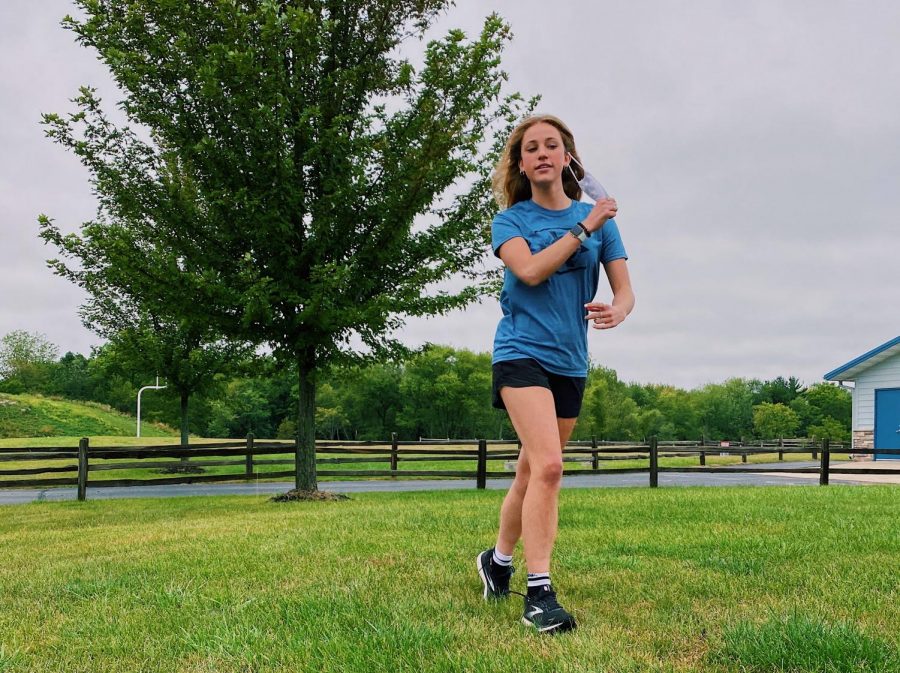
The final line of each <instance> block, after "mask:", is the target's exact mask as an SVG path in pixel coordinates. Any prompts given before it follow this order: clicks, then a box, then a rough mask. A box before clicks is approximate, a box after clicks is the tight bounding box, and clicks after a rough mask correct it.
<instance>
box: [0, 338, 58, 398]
mask: <svg viewBox="0 0 900 673" xmlns="http://www.w3.org/2000/svg"><path fill="white" fill-rule="evenodd" d="M58 353H59V348H57V347H56V344H53V343H51V342H50V341H48V339H47V337H46V336H45V335H43V334H39V333H37V332H28V331H26V330H13V331H12V332H9V333H8V334H6V335H4V336H3V338H2V339H0V380H2V381H3V382H4V384H5V386H4V388H5V389H6V390H7V391H8V392H22V391H25V390H34V389H35V388H39V387H41V386H42V385H44V384H46V382H47V379H48V369H49V367H50V365H52V363H53V362H54V361H55V360H56V356H57V354H58Z"/></svg>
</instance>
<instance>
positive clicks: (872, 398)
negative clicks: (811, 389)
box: [825, 336, 900, 460]
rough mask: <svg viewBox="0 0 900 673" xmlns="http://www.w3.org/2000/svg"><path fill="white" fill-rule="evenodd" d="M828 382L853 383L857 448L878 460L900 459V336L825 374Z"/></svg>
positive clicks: (854, 438) (854, 433)
mask: <svg viewBox="0 0 900 673" xmlns="http://www.w3.org/2000/svg"><path fill="white" fill-rule="evenodd" d="M825 380H826V381H837V382H844V381H853V383H854V387H853V448H855V449H874V451H875V460H887V459H898V458H900V456H889V455H887V454H879V453H878V449H900V336H898V337H895V338H893V339H891V340H890V341H888V342H886V343H883V344H881V345H880V346H878V347H877V348H873V349H872V350H870V351H869V352H867V353H863V354H862V355H860V356H859V357H857V358H854V359H853V360H850V362H848V363H846V364H844V365H841V366H840V367H838V368H837V369H833V370H832V371H830V372H828V373H827V374H825Z"/></svg>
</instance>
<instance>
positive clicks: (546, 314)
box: [491, 199, 628, 376]
mask: <svg viewBox="0 0 900 673" xmlns="http://www.w3.org/2000/svg"><path fill="white" fill-rule="evenodd" d="M592 208H593V205H592V204H590V203H582V202H580V201H573V202H572V204H571V205H570V206H569V207H568V208H565V209H563V210H548V209H547V208H544V207H542V206H539V205H537V204H536V203H535V202H534V201H531V200H530V199H529V200H528V201H519V202H518V203H517V204H515V205H514V206H512V207H510V208H507V209H506V210H504V211H503V212H500V213H497V215H496V217H494V222H493V224H492V225H491V246H492V247H493V249H494V254H495V255H497V256H498V257H499V255H498V254H497V251H498V250H499V248H500V246H501V245H503V244H504V243H505V242H506V241H508V240H509V239H511V238H515V237H516V236H521V237H522V238H524V239H525V240H526V241H527V242H528V247H529V248H530V249H531V253H532V254H535V253H538V252H540V251H541V250H543V249H544V248H546V247H547V246H549V245H551V244H553V243H555V242H556V241H557V240H559V238H561V237H562V236H563V235H566V232H568V231H569V230H570V229H571V228H572V227H574V226H575V225H576V224H577V223H578V222H581V221H582V220H584V218H586V217H587V215H588V213H590V212H591V209H592ZM627 258H628V255H627V254H626V253H625V247H624V246H623V245H622V238H621V237H620V236H619V228H618V227H617V226H616V222H615V220H608V221H607V222H606V224H604V225H603V227H601V228H600V230H599V231H595V232H594V233H593V234H592V235H591V236H590V238H588V239H587V240H586V241H585V242H584V243H582V244H581V247H580V248H579V249H578V250H576V251H575V253H573V255H572V256H571V257H570V258H569V259H568V260H566V261H565V262H563V264H562V266H560V267H559V269H557V270H556V272H555V273H554V274H553V275H552V276H550V277H549V278H548V279H547V280H545V281H544V282H542V283H540V284H539V285H536V286H534V287H531V286H529V285H526V284H525V283H523V282H522V281H521V280H519V279H518V278H517V277H516V275H515V274H514V273H513V272H512V271H510V270H509V268H507V269H506V270H505V272H504V279H503V290H502V291H501V292H500V308H501V309H502V310H503V317H502V318H501V319H500V324H499V325H497V333H496V335H495V336H494V354H493V358H492V362H495V363H496V362H504V361H506V360H516V359H519V358H534V359H535V360H537V361H538V362H539V363H540V364H541V365H542V366H543V367H544V368H545V369H547V370H548V371H550V372H553V373H554V374H561V375H563V376H587V365H588V352H587V330H588V322H587V320H585V319H584V316H585V315H586V314H587V311H586V310H585V308H584V305H585V304H586V303H588V302H589V301H591V300H592V299H593V298H594V295H595V294H596V293H597V284H598V283H599V281H600V265H601V264H606V263H607V262H611V261H612V260H614V259H627Z"/></svg>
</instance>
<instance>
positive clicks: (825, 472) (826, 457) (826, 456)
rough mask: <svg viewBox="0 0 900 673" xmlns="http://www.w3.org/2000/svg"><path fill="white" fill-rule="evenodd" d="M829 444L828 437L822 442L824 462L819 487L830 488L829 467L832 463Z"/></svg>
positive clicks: (820, 467) (820, 468) (820, 469)
mask: <svg viewBox="0 0 900 673" xmlns="http://www.w3.org/2000/svg"><path fill="white" fill-rule="evenodd" d="M828 444H829V442H828V438H827V437H826V438H825V439H823V440H822V462H821V464H820V466H819V486H828V467H829V463H830V462H831V461H830V451H829V449H828Z"/></svg>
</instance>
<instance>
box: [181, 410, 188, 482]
mask: <svg viewBox="0 0 900 673" xmlns="http://www.w3.org/2000/svg"><path fill="white" fill-rule="evenodd" d="M181 445H182V446H187V445H188V393H181ZM181 462H182V464H184V465H187V463H188V462H190V461H189V459H188V457H187V456H182V457H181Z"/></svg>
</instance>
